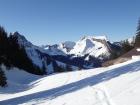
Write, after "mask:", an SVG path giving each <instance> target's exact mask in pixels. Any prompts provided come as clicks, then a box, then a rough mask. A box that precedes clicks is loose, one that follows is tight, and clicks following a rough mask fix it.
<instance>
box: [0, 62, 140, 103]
mask: <svg viewBox="0 0 140 105" xmlns="http://www.w3.org/2000/svg"><path fill="white" fill-rule="evenodd" d="M139 70H140V61H138V62H135V63H132V64H129V65H125V66H122V67H119V68H115V69H112V70H109V71H105V72H103V73H100V74H97V75H94V76H91V77H88V78H85V79H82V80H79V81H76V82H73V83H70V84H67V85H63V86H61V87H57V88H53V89H50V90H46V91H42V92H38V93H33V94H29V95H26V96H20V97H16V98H12V99H8V100H4V101H0V105H8V104H9V105H10V104H14V105H16V104H21V103H26V102H28V101H31V100H39V99H41V100H52V99H54V98H56V97H58V96H61V95H64V94H67V93H71V92H74V91H77V90H79V89H82V88H84V87H87V86H89V85H90V86H93V85H96V84H98V83H101V82H104V81H107V80H110V79H112V78H115V77H118V76H120V75H123V74H126V73H131V72H137V71H139Z"/></svg>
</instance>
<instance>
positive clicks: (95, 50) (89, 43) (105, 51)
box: [70, 36, 110, 57]
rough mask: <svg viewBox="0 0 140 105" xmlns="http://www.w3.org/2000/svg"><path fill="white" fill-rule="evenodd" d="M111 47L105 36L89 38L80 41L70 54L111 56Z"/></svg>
mask: <svg viewBox="0 0 140 105" xmlns="http://www.w3.org/2000/svg"><path fill="white" fill-rule="evenodd" d="M109 50H110V49H109V45H108V43H107V38H106V37H105V36H98V37H94V36H87V37H84V38H82V39H81V40H79V41H78V42H77V43H76V45H75V46H74V48H73V49H72V50H71V51H70V54H74V55H77V56H84V55H91V56H94V57H99V56H102V55H106V56H109V54H110V51H109Z"/></svg>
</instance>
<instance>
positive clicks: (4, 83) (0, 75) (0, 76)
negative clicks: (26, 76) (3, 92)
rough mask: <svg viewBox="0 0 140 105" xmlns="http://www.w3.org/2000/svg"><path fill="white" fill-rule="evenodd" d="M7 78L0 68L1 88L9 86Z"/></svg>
mask: <svg viewBox="0 0 140 105" xmlns="http://www.w3.org/2000/svg"><path fill="white" fill-rule="evenodd" d="M6 80H7V79H6V76H5V74H4V71H2V69H1V67H0V86H1V87H5V86H6V85H7V82H6Z"/></svg>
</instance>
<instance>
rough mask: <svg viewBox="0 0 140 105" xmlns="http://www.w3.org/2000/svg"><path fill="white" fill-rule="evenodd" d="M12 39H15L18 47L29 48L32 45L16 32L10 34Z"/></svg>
mask: <svg viewBox="0 0 140 105" xmlns="http://www.w3.org/2000/svg"><path fill="white" fill-rule="evenodd" d="M12 37H15V38H16V39H17V41H18V43H19V45H22V46H31V45H32V43H30V42H29V41H28V40H27V39H26V38H25V37H24V35H21V34H20V33H19V32H18V31H16V32H14V33H13V34H12Z"/></svg>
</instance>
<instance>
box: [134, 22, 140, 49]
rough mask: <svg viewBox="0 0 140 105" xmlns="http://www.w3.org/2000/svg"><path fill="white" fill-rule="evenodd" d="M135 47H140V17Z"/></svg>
mask: <svg viewBox="0 0 140 105" xmlns="http://www.w3.org/2000/svg"><path fill="white" fill-rule="evenodd" d="M135 47H140V19H139V21H138V26H137V31H136V39H135Z"/></svg>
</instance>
